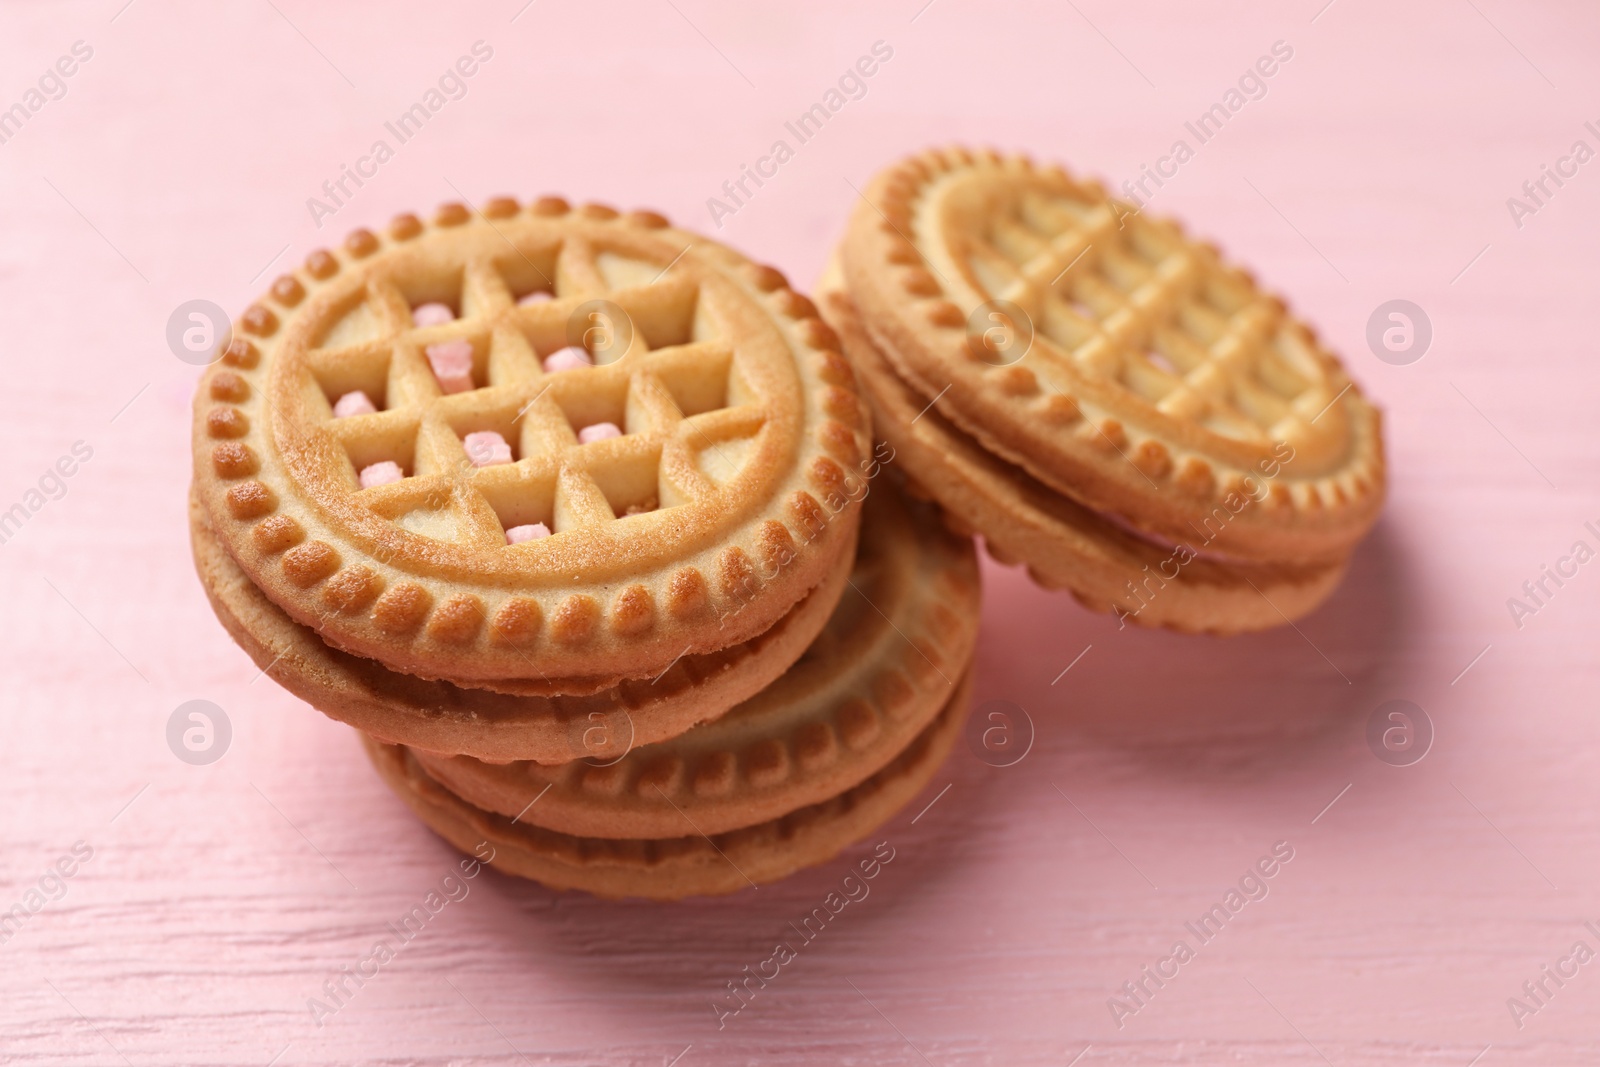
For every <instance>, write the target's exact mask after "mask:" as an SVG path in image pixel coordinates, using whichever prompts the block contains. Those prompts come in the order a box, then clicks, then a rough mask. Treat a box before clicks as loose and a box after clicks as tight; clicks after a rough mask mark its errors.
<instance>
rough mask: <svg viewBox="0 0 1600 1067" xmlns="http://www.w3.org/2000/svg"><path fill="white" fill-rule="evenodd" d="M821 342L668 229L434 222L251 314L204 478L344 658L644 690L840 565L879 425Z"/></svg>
mask: <svg viewBox="0 0 1600 1067" xmlns="http://www.w3.org/2000/svg"><path fill="white" fill-rule="evenodd" d="M835 342H836V339H835V337H834V335H833V332H832V330H831V329H829V328H828V327H827V326H826V325H825V324H824V323H822V322H821V321H820V320H819V319H818V318H816V314H815V308H814V307H813V306H812V304H811V302H810V301H808V300H806V299H805V298H804V297H802V296H800V295H799V294H797V293H794V292H793V291H791V290H790V289H789V288H788V286H787V284H786V283H785V282H784V280H783V277H782V275H780V274H778V273H777V272H776V271H774V270H772V269H770V268H767V267H761V266H757V265H756V264H753V263H751V262H749V261H748V260H746V259H744V257H742V256H740V255H739V254H738V253H736V252H733V251H732V250H730V249H728V248H725V247H723V246H721V245H719V244H717V243H715V242H713V241H710V240H707V239H706V238H704V237H700V236H698V235H695V234H691V233H688V232H686V231H682V230H676V229H673V228H671V227H669V226H668V225H667V224H666V221H665V220H664V219H662V218H661V217H660V216H658V215H655V214H652V213H649V212H635V213H632V214H627V215H619V214H618V213H617V212H615V211H613V210H611V209H610V208H605V207H601V206H598V205H588V206H585V207H583V208H580V209H576V210H573V209H571V208H569V206H568V205H567V204H566V202H565V201H561V200H558V199H553V198H546V199H544V200H540V201H538V202H537V203H534V204H532V205H530V206H527V207H524V206H522V205H519V204H518V203H517V202H516V201H514V200H509V199H497V200H492V201H489V202H488V203H487V204H485V205H484V207H483V211H482V212H481V213H477V212H473V211H469V210H467V209H466V208H465V207H462V206H461V205H459V204H447V205H445V206H444V207H443V208H441V209H440V210H439V212H438V213H437V215H436V216H435V218H434V219H433V221H432V222H431V223H427V224H424V223H422V222H420V221H419V220H418V219H416V218H415V217H414V216H410V215H403V216H400V217H399V218H397V219H396V220H395V221H394V222H393V223H392V224H391V225H390V226H389V227H388V229H387V231H386V232H385V234H384V235H382V236H379V235H377V234H374V233H371V232H369V231H366V230H357V231H356V232H354V233H352V234H351V235H350V236H349V237H348V238H347V239H346V240H345V242H344V243H343V245H342V247H341V248H340V249H338V250H337V251H335V252H328V251H318V252H314V253H312V255H311V256H310V257H309V258H308V259H307V260H306V263H305V266H304V267H303V268H302V269H300V270H297V271H295V272H294V273H292V274H286V275H284V276H283V277H281V278H279V279H278V280H277V281H276V282H274V283H273V285H272V286H271V289H270V292H269V294H268V296H267V297H266V298H265V299H263V301H262V302H261V303H258V304H256V305H254V306H252V307H251V308H250V309H249V310H248V311H247V312H246V313H245V314H244V315H243V316H242V317H241V319H240V320H239V322H238V324H237V326H236V329H235V333H234V336H233V341H232V343H231V345H230V346H229V347H228V349H227V350H226V353H225V354H224V356H223V357H222V359H221V360H220V361H219V362H218V363H216V364H214V365H212V366H211V367H210V368H209V369H208V370H207V372H206V374H205V375H204V376H203V378H202V380H201V383H200V387H199V390H198V392H197V394H196V398H195V405H194V431H193V442H194V461H195V467H194V481H195V489H196V491H197V493H198V494H199V497H200V499H201V501H202V503H203V505H204V507H205V510H206V513H207V515H208V516H209V518H210V521H211V525H212V528H213V529H214V530H215V531H216V533H217V535H218V536H219V537H220V539H221V540H222V542H223V543H224V544H225V545H226V547H227V550H228V552H229V554H230V555H231V556H232V557H233V558H234V559H235V560H236V561H237V562H238V563H239V565H240V567H241V568H242V569H243V570H244V571H245V573H246V574H247V575H248V576H249V578H250V580H251V581H252V582H253V583H255V584H256V585H257V586H259V587H260V588H261V589H262V590H263V591H264V592H265V593H266V595H267V596H268V597H270V598H271V599H272V601H273V602H274V603H276V604H277V605H278V606H279V607H281V608H283V609H284V610H285V611H286V612H288V614H289V615H291V616H292V617H294V618H295V619H296V620H297V621H299V622H301V623H303V624H305V625H308V626H312V627H314V628H316V629H317V631H318V632H319V633H320V634H321V635H322V637H323V639H324V640H325V641H327V642H328V643H330V644H332V645H335V646H337V647H339V648H342V649H344V650H346V651H350V652H354V653H357V654H360V655H364V656H368V657H371V658H374V659H379V660H381V661H383V662H384V663H385V664H387V665H389V666H390V667H393V668H394V669H396V670H399V671H403V672H405V673H408V674H415V675H419V676H424V677H431V678H443V679H457V680H483V681H491V680H495V679H512V678H535V677H539V676H544V677H570V678H578V677H594V678H608V677H609V678H616V677H632V678H642V677H653V676H655V675H656V674H658V673H660V671H662V670H663V669H665V668H666V667H667V666H668V665H669V664H670V663H671V662H672V661H673V660H675V659H676V658H677V657H679V656H681V655H684V654H686V653H687V654H691V655H692V654H696V653H702V652H711V651H715V650H716V649H719V648H725V647H727V646H729V645H731V644H737V643H740V642H742V641H746V640H749V639H750V638H752V637H755V636H756V635H758V634H760V633H762V632H763V631H765V630H767V629H768V628H769V627H771V626H772V625H773V624H774V623H775V622H777V620H778V619H779V618H781V617H782V616H783V615H784V614H785V613H786V612H788V611H789V609H790V608H792V607H793V606H794V605H795V604H796V603H798V602H799V601H800V600H801V598H803V597H804V596H805V595H806V594H807V593H808V592H810V591H811V590H812V589H813V588H815V587H816V586H817V585H819V584H820V583H821V582H822V580H823V578H824V576H825V575H827V574H829V573H830V572H831V571H832V570H833V569H834V568H835V567H837V566H840V565H842V564H841V560H842V558H843V554H844V552H845V551H846V550H847V546H848V545H849V543H850V540H851V534H852V531H853V530H854V527H855V525H856V523H857V520H858V515H857V512H856V509H855V508H854V507H853V506H851V500H852V498H853V497H854V496H856V495H859V494H858V493H855V492H852V490H854V489H856V488H857V487H858V485H859V483H860V482H861V480H862V475H861V464H862V463H863V462H864V460H865V457H866V455H867V446H868V444H869V436H868V426H867V421H866V414H865V406H864V405H863V404H862V403H861V402H860V401H859V398H858V396H857V393H856V391H855V382H854V378H853V376H852V374H851V372H850V368H849V366H848V364H847V363H845V361H844V360H843V359H842V358H841V357H840V356H839V355H838V354H837V353H836V352H835V351H833V347H834V344H835ZM541 531H544V532H548V535H547V536H542V537H541V536H540V533H541ZM513 542H515V543H513Z"/></svg>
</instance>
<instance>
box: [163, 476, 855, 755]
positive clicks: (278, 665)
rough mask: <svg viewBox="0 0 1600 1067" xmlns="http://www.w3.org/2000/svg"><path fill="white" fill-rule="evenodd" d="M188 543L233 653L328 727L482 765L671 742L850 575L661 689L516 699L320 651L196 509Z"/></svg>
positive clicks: (671, 675) (589, 689) (563, 686)
mask: <svg viewBox="0 0 1600 1067" xmlns="http://www.w3.org/2000/svg"><path fill="white" fill-rule="evenodd" d="M190 540H191V543H192V545H193V549H194V559H195V567H196V570H197V571H198V572H199V574H200V580H201V584H202V585H203V586H204V587H205V590H206V595H207V596H208V597H209V598H210V600H211V606H212V608H213V610H214V611H215V612H216V614H217V618H218V619H220V620H221V622H222V624H223V626H224V627H225V628H226V629H227V631H228V633H229V634H230V635H231V636H232V637H233V639H234V641H235V642H236V643H237V644H238V645H239V646H240V647H241V648H243V649H244V650H245V652H246V653H247V654H248V655H249V656H250V658H251V659H252V660H254V661H255V663H256V666H258V667H260V668H261V670H262V671H264V672H265V673H266V674H268V675H270V676H271V677H272V679H273V680H274V681H276V682H277V683H278V684H280V685H282V686H283V687H284V688H285V689H287V690H289V691H290V692H291V693H293V694H294V695H295V696H297V697H299V698H300V699H302V700H304V701H305V702H306V703H308V704H310V705H311V706H312V707H314V708H316V709H317V710H319V711H321V712H322V713H323V714H325V715H327V716H329V717H330V718H334V719H338V720H340V721H341V722H346V723H349V724H350V725H352V726H354V727H356V728H358V729H360V730H363V731H365V732H367V733H369V734H372V735H374V736H375V737H377V738H379V739H381V740H383V741H387V742H391V743H397V744H406V745H411V746H414V747H416V748H418V749H423V750H428V751H434V752H449V753H461V752H464V753H469V754H471V755H473V756H476V757H478V758H481V759H486V760H500V761H509V760H538V761H540V762H543V763H560V762H563V761H566V760H574V759H595V760H610V759H615V758H616V757H618V756H620V755H622V754H624V753H626V752H627V751H628V749H629V748H630V747H632V746H634V745H640V744H649V743H650V742H653V741H658V740H661V739H663V738H667V737H673V736H676V735H677V734H679V733H682V732H683V731H684V730H687V729H688V728H689V727H691V726H693V725H695V724H696V723H699V722H704V721H706V720H708V719H714V718H716V717H717V716H718V715H721V714H722V713H723V712H725V711H727V710H728V709H729V708H731V707H733V706H734V705H735V704H737V703H738V702H739V701H741V700H743V699H745V698H746V697H749V696H750V695H752V694H754V693H756V692H758V691H759V690H760V689H762V688H763V687H764V686H766V685H767V684H768V683H769V682H771V681H772V680H773V679H775V678H777V677H778V676H779V675H780V674H782V673H783V671H784V670H785V669H787V668H788V667H789V665H790V664H792V663H793V662H794V661H795V660H796V659H797V658H798V657H799V656H800V655H801V653H803V652H804V651H805V649H806V647H807V646H808V645H809V644H810V643H811V642H812V640H813V639H814V638H815V637H816V635H817V633H818V632H819V631H820V630H821V629H822V627H823V624H824V623H826V622H827V621H828V617H829V615H830V614H831V612H832V610H833V607H834V605H835V604H836V603H837V602H838V599H839V596H840V593H841V592H843V591H844V590H846V589H847V588H848V584H847V583H848V582H849V580H850V574H851V572H850V571H849V570H848V569H847V568H844V567H841V568H839V569H838V570H836V571H835V572H834V573H833V574H830V575H829V576H828V577H827V578H825V579H824V580H823V583H822V585H820V586H818V587H817V588H816V589H814V590H812V591H811V593H809V594H807V596H806V598H805V599H804V600H802V601H801V602H800V603H799V604H797V605H796V606H795V607H794V608H793V609H791V610H790V611H789V613H788V614H787V615H785V616H784V617H783V618H781V619H779V620H778V621H777V622H776V623H775V624H773V625H772V626H771V627H770V628H768V629H767V630H766V632H764V633H762V634H759V635H757V636H756V637H754V638H751V639H750V640H749V641H745V642H742V643H740V644H737V645H733V646H730V647H728V648H725V649H719V650H718V651H716V652H703V653H699V654H697V655H686V656H683V657H681V658H680V659H679V660H678V661H677V662H676V663H674V664H673V665H672V666H671V667H669V668H668V669H667V670H666V671H664V672H663V673H662V674H660V675H659V676H657V677H656V678H653V679H642V680H639V681H623V682H614V683H612V684H611V685H610V686H609V687H606V686H604V685H601V686H594V685H591V684H590V683H589V682H588V681H587V680H584V679H577V680H573V679H551V680H550V681H549V683H548V688H549V689H550V690H551V691H552V692H555V693H558V694H560V693H567V694H578V695H556V696H544V695H531V696H514V695H506V694H501V693H496V692H492V691H487V690H484V689H480V688H468V687H464V686H459V685H455V684H453V683H450V682H444V681H435V680H429V679H425V678H417V677H415V676H413V675H408V674H401V673H399V672H398V671H393V670H390V669H389V668H387V667H385V666H384V665H383V664H382V663H379V662H378V661H377V660H372V659H367V658H365V657H362V656H353V655H351V654H350V653H348V652H341V651H339V650H338V649H336V648H332V647H330V646H328V645H326V644H324V643H323V642H322V640H321V639H320V638H319V637H318V636H317V634H316V632H315V631H314V630H312V629H310V628H309V627H306V626H302V625H301V624H300V623H297V622H295V621H294V620H293V619H292V618H290V617H289V616H288V614H287V613H285V612H284V611H283V609H282V608H279V607H278V606H277V605H276V604H274V603H273V602H272V601H271V600H269V599H268V598H267V596H266V594H265V593H263V592H262V591H261V590H260V589H258V588H257V587H256V586H255V584H254V583H252V582H251V581H250V579H249V577H248V576H247V575H246V574H245V573H244V572H243V571H242V570H241V569H240V568H239V565H238V564H237V563H235V562H234V561H233V557H231V556H229V555H228V553H227V550H226V549H225V548H223V546H222V544H221V542H220V541H219V540H218V539H217V537H216V535H215V534H214V533H213V532H212V531H211V529H210V526H209V523H208V522H207V520H206V516H205V512H204V510H203V509H202V508H200V506H199V504H198V503H197V502H193V501H191V508H190Z"/></svg>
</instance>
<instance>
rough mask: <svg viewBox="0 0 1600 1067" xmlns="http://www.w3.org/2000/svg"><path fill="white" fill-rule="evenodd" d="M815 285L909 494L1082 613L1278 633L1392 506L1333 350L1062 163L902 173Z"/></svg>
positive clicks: (967, 156) (883, 183) (878, 191)
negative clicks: (1067, 594)
mask: <svg viewBox="0 0 1600 1067" xmlns="http://www.w3.org/2000/svg"><path fill="white" fill-rule="evenodd" d="M819 288H820V290H821V292H820V295H819V300H820V302H821V304H822V307H823V314H824V316H825V317H826V318H827V319H828V320H829V321H830V322H831V323H832V324H833V325H834V326H835V328H836V329H837V330H838V332H839V334H840V335H841V338H842V347H843V350H844V352H845V353H846V354H847V355H848V356H849V357H850V359H851V361H852V363H853V364H854V365H855V368H856V370H857V373H858V375H859V377H860V378H861V381H862V384H863V387H864V391H865V392H866V394H867V395H868V397H869V399H870V402H871V405H872V408H873V412H874V421H875V425H874V428H875V431H876V433H877V434H878V436H879V437H881V438H883V439H884V440H885V441H887V442H888V443H889V444H890V445H892V446H893V448H894V449H895V453H896V457H897V464H898V465H900V466H901V467H902V469H903V470H904V471H905V472H906V474H907V476H908V477H909V479H910V480H911V481H913V482H914V484H915V487H916V490H917V491H918V492H919V494H921V495H925V496H927V497H929V498H931V499H934V500H936V501H938V502H939V503H940V504H941V505H942V507H943V510H944V513H945V516H946V518H947V521H949V522H950V523H951V524H952V526H953V527H954V528H956V529H958V530H961V531H964V532H977V533H981V534H982V535H983V536H984V540H985V543H986V545H987V547H988V550H989V552H990V554H991V555H993V556H994V557H995V558H996V559H998V560H999V561H1001V562H1002V563H1008V564H1016V563H1022V564H1025V565H1026V566H1027V567H1028V569H1029V572H1030V573H1031V574H1032V575H1033V577H1034V578H1035V579H1036V580H1037V581H1038V582H1040V583H1041V584H1043V585H1046V586H1049V587H1053V588H1066V589H1068V590H1070V591H1071V592H1072V593H1073V594H1074V595H1075V596H1076V597H1077V598H1078V599H1079V601H1081V602H1082V603H1084V604H1085V605H1086V606H1088V607H1090V608H1093V609H1096V610H1101V611H1111V612H1115V613H1116V614H1117V615H1118V616H1120V617H1121V618H1123V619H1124V620H1127V621H1132V622H1136V623H1139V624H1143V625H1152V626H1166V627H1171V628H1174V629H1179V630H1186V631H1202V632H1214V633H1232V632H1240V631H1247V630H1256V629H1262V628H1265V627H1270V626H1275V625H1279V624H1281V623H1283V622H1286V621H1288V620H1290V619H1292V618H1294V617H1297V616H1299V615H1302V614H1304V613H1305V612H1307V611H1310V610H1311V609H1312V608H1314V607H1315V606H1316V605H1317V604H1318V603H1320V602H1321V601H1322V600H1323V599H1324V598H1325V597H1326V596H1327V595H1328V594H1329V592H1331V591H1332V589H1333V588H1334V587H1335V585H1337V583H1338V580H1339V578H1340V577H1341V575H1342V574H1343V572H1344V569H1345V567H1346V564H1347V562H1348V560H1349V557H1350V553H1351V551H1352V550H1353V548H1354V546H1355V545H1356V543H1357V542H1358V541H1359V540H1360V539H1361V537H1362V536H1363V535H1364V534H1365V532H1366V531H1367V530H1368V529H1369V528H1370V526H1371V525H1372V523H1373V522H1374V521H1375V519H1376V517H1377V514H1378V511H1379V508H1380V507H1381V504H1382V501H1383V495H1384V484H1385V474H1384V458H1383V441H1382V427H1381V419H1380V415H1379V412H1378V411H1377V409H1376V408H1374V407H1373V406H1372V404H1370V403H1369V402H1368V401H1367V400H1366V399H1365V398H1364V397H1363V396H1362V394H1361V392H1360V390H1359V389H1358V388H1356V386H1355V385H1354V384H1353V383H1352V382H1351V381H1350V379H1349V378H1348V377H1347V376H1346V374H1345V372H1344V369H1343V367H1342V366H1341V365H1340V363H1339V361H1338V359H1337V358H1336V357H1335V356H1333V355H1332V354H1331V353H1329V352H1328V351H1327V350H1326V349H1324V348H1323V347H1322V346H1321V344H1320V343H1319V342H1318V341H1317V338H1316V337H1315V335H1314V334H1313V333H1312V331H1311V330H1310V329H1309V328H1308V327H1306V326H1305V325H1303V324H1302V323H1300V322H1299V321H1297V320H1295V319H1294V318H1292V317H1291V316H1290V315H1289V314H1288V312H1287V311H1286V310H1285V307H1284V305H1283V303H1282V302H1281V301H1280V300H1278V299H1277V298H1275V297H1272V296H1269V295H1267V294H1265V293H1263V292H1262V291H1261V290H1260V289H1259V288H1258V287H1257V285H1256V283H1255V281H1254V279H1253V278H1252V277H1251V276H1250V275H1249V274H1248V273H1246V272H1244V271H1243V270H1240V269H1238V268H1236V267H1232V266H1229V265H1227V264H1225V263H1223V262H1222V261H1221V259H1220V257H1219V255H1218V253H1217V251H1216V249H1215V248H1213V247H1211V246H1210V245H1207V244H1203V243H1200V242H1196V241H1194V240H1191V239H1189V238H1187V237H1186V236H1185V235H1184V234H1183V232H1182V231H1181V229H1180V228H1179V227H1178V226H1177V225H1176V224H1175V223H1172V222H1169V221H1166V220H1157V219H1152V218H1149V217H1147V216H1145V215H1143V214H1140V213H1138V212H1136V211H1135V210H1134V209H1133V208H1132V207H1131V206H1129V205H1126V204H1122V203H1120V202H1118V201H1115V200H1112V199H1111V198H1109V197H1108V196H1107V195H1106V193H1105V191H1104V189H1103V188H1101V187H1100V186H1099V185H1098V184H1096V183H1093V182H1080V181H1077V180H1074V179H1073V178H1071V177H1070V176H1068V175H1067V174H1066V173H1065V172H1064V171H1063V170H1061V169H1060V168H1059V167H1049V168H1042V167H1036V166H1034V165H1033V164H1032V163H1031V162H1030V161H1028V160H1027V159H1025V158H1016V157H1005V158H1003V157H1001V156H999V155H997V154H995V153H993V152H971V151H968V150H966V149H959V148H958V149H949V150H943V151H933V152H927V153H924V154H922V155H919V156H916V157H913V158H911V159H908V160H905V161H903V162H901V163H899V164H896V165H895V166H893V167H890V168H889V169H888V170H886V171H884V172H883V173H882V174H880V175H878V177H877V178H876V179H874V181H873V182H872V183H871V184H870V185H869V186H868V188H867V191H866V193H865V196H864V199H863V202H862V203H860V204H859V205H858V206H857V208H856V210H855V213H854V215H853V216H852V218H851V220H850V223H849V225H848V228H847V230H846V233H845V236H844V239H843V241H842V242H841V244H840V246H839V249H838V252H837V254H836V256H835V259H834V262H833V263H832V265H831V266H830V268H829V270H828V273H827V275H826V276H825V277H824V279H823V280H822V283H821V285H820V286H819Z"/></svg>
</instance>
